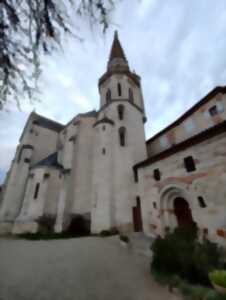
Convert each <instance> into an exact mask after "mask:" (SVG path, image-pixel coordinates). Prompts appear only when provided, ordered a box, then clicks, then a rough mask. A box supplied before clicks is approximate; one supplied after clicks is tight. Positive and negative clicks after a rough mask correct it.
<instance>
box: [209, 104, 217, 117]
mask: <svg viewBox="0 0 226 300" xmlns="http://www.w3.org/2000/svg"><path fill="white" fill-rule="evenodd" d="M209 113H210V115H211V117H213V116H216V115H217V114H218V110H217V106H216V105H214V106H212V107H210V109H209Z"/></svg>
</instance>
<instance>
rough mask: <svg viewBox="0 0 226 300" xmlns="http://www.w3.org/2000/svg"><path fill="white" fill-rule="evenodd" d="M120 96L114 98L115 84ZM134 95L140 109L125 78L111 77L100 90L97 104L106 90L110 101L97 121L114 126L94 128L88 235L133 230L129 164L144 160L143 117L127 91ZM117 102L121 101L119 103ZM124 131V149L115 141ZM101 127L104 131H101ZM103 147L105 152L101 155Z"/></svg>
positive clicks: (138, 97) (138, 95)
mask: <svg viewBox="0 0 226 300" xmlns="http://www.w3.org/2000/svg"><path fill="white" fill-rule="evenodd" d="M118 83H120V84H121V88H122V95H121V96H119V95H118V88H117V84H118ZM129 87H131V88H132V89H133V92H134V104H136V105H138V106H139V107H140V108H143V105H142V103H143V100H142V93H141V91H140V90H139V89H138V88H137V87H136V86H135V85H132V84H131V82H130V79H129V78H127V76H126V75H112V76H111V77H110V79H109V80H108V81H106V82H104V84H103V85H102V86H101V87H100V93H101V105H104V104H105V103H106V102H105V101H106V91H107V90H108V89H110V90H111V93H112V99H113V100H117V101H113V102H111V103H110V104H109V105H108V106H106V107H105V108H104V109H102V110H101V111H100V113H99V115H98V120H101V119H103V118H106V117H107V118H108V119H110V120H112V121H113V122H114V125H111V124H108V123H100V124H98V125H97V126H96V127H95V142H96V143H95V152H94V153H95V154H94V175H93V183H94V184H93V201H92V220H91V227H92V228H91V229H92V232H100V231H101V230H107V229H110V228H112V227H117V228H119V229H120V230H121V231H132V230H133V215H132V208H133V206H135V205H136V204H135V198H136V195H137V190H136V185H135V184H134V177H133V169H132V168H133V165H134V164H136V163H137V162H139V161H141V160H143V159H145V158H146V157H147V153H146V145H145V136H144V125H143V116H144V113H142V112H141V111H140V110H139V109H137V108H136V107H135V106H134V105H132V104H131V103H129V102H128V101H124V100H125V99H128V89H129ZM120 99H121V101H120ZM118 105H123V106H124V117H123V120H120V119H119V114H118ZM121 127H124V128H125V129H126V138H125V146H124V147H122V146H121V145H120V142H119V128H121ZM103 128H105V130H104V129H103ZM103 148H105V151H106V153H105V154H103V152H102V151H103Z"/></svg>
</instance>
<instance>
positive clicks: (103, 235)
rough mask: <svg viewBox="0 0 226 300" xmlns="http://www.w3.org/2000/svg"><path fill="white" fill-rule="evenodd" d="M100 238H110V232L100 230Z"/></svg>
mask: <svg viewBox="0 0 226 300" xmlns="http://www.w3.org/2000/svg"><path fill="white" fill-rule="evenodd" d="M100 236H101V237H105V236H111V232H110V230H102V231H101V232H100Z"/></svg>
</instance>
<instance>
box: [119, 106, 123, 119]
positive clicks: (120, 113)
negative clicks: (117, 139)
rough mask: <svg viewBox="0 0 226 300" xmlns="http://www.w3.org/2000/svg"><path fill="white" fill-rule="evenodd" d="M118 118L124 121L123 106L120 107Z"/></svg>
mask: <svg viewBox="0 0 226 300" xmlns="http://www.w3.org/2000/svg"><path fill="white" fill-rule="evenodd" d="M118 118H119V120H121V121H122V120H123V119H124V106H123V105H122V104H120V105H118Z"/></svg>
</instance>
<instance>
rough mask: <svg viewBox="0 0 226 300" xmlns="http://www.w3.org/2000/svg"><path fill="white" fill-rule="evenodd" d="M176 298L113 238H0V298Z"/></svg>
mask: <svg viewBox="0 0 226 300" xmlns="http://www.w3.org/2000/svg"><path fill="white" fill-rule="evenodd" d="M89 299H90V300H146V299H147V300H148V299H150V300H160V299H161V300H175V299H177V298H176V297H175V296H174V295H172V294H169V293H168V291H167V289H165V288H162V287H160V286H159V285H158V284H157V283H155V282H154V281H153V280H152V279H151V277H150V274H149V259H148V258H147V257H145V256H142V255H138V254H135V253H133V252H132V251H130V250H129V249H125V248H123V247H122V246H120V245H119V241H118V237H113V238H97V237H96V238H95V237H89V238H77V239H69V240H52V241H25V240H11V239H0V300H89Z"/></svg>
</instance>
